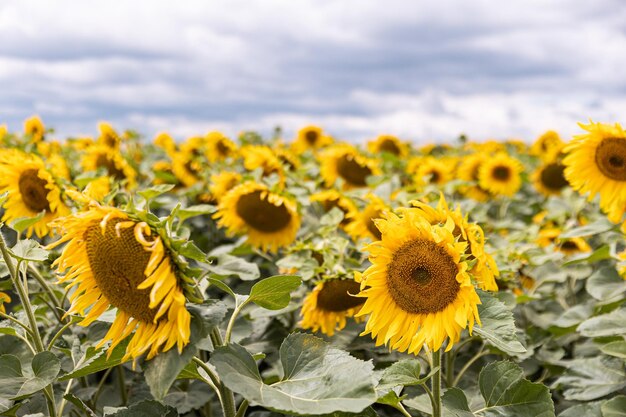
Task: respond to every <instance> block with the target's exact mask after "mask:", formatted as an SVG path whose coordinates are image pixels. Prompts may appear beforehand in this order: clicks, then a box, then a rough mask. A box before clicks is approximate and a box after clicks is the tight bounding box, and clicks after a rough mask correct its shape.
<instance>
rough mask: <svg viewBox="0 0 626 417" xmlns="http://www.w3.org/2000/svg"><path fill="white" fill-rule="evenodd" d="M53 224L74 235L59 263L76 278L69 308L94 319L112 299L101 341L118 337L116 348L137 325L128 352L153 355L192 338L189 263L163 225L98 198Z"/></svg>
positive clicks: (67, 237)
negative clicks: (181, 259)
mask: <svg viewBox="0 0 626 417" xmlns="http://www.w3.org/2000/svg"><path fill="white" fill-rule="evenodd" d="M53 225H54V226H55V227H57V228H59V230H60V231H61V232H62V237H61V238H60V239H59V240H58V241H56V242H55V243H53V244H51V245H49V248H54V247H56V246H58V245H60V244H63V243H67V244H66V245H65V246H64V248H63V250H62V253H61V255H60V256H59V257H58V258H57V259H56V260H55V262H54V263H53V267H55V268H56V269H57V271H58V272H59V273H60V274H63V275H61V276H60V278H59V280H60V282H62V283H66V284H69V286H70V287H71V288H73V291H72V292H71V293H70V297H69V299H70V302H71V307H70V309H69V310H68V312H67V314H78V315H81V316H83V317H84V319H83V321H82V322H81V325H83V326H88V325H89V324H90V323H92V322H93V321H94V320H96V319H98V318H99V317H100V315H101V314H102V313H104V312H105V311H106V310H107V309H108V308H109V307H111V306H112V307H115V308H116V309H117V315H116V318H115V320H114V322H113V324H112V325H111V328H110V329H109V331H108V333H107V334H106V335H105V336H104V338H103V339H102V341H101V342H100V344H99V346H102V345H103V344H104V343H106V342H107V341H111V342H112V343H111V346H110V348H109V353H110V352H112V349H113V348H114V347H115V346H116V345H118V344H119V343H120V342H122V341H123V340H124V339H126V338H127V337H128V336H129V335H130V334H131V333H132V332H133V331H135V334H134V336H133V337H132V339H131V340H130V342H129V344H128V347H127V349H126V355H125V357H124V360H126V359H129V358H133V359H135V358H137V357H139V356H141V355H142V354H144V353H147V354H148V356H147V358H148V359H150V358H152V357H154V356H155V355H156V354H158V353H159V352H161V351H167V350H169V349H171V348H172V347H173V346H176V347H177V348H178V351H179V352H181V351H182V349H183V347H184V346H185V345H186V344H187V343H188V342H189V337H190V319H191V316H190V314H189V312H188V311H187V309H186V308H185V300H186V298H185V292H186V290H187V288H186V287H185V285H184V284H183V276H182V274H183V272H182V271H183V269H182V268H181V267H180V263H176V262H175V256H174V254H173V252H172V251H171V249H170V248H169V247H168V246H167V245H166V244H165V240H164V238H163V236H162V235H161V234H160V233H159V232H160V230H157V229H155V228H154V226H151V225H148V224H147V223H145V222H142V221H139V220H137V219H134V218H133V217H132V216H131V215H129V213H126V212H125V211H122V210H119V209H115V208H112V207H104V206H99V205H91V206H90V207H89V209H88V210H87V211H83V212H80V213H76V214H73V215H70V216H68V217H65V218H63V219H59V220H57V221H55V222H54V223H53Z"/></svg>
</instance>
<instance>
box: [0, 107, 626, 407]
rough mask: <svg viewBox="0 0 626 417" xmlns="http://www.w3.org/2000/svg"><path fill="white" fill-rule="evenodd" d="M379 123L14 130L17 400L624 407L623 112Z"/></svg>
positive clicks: (7, 182) (4, 179)
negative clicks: (416, 134) (353, 137)
mask: <svg viewBox="0 0 626 417" xmlns="http://www.w3.org/2000/svg"><path fill="white" fill-rule="evenodd" d="M94 130H95V129H94ZM373 135H374V136H373V137H372V138H369V139H368V138H363V142H362V143H358V144H355V143H350V142H346V141H342V140H341V139H340V138H336V137H333V136H331V133H330V132H326V131H324V130H322V128H321V127H318V126H307V127H304V128H302V129H301V130H300V131H299V132H298V133H297V135H296V137H284V136H283V135H282V134H281V131H280V129H277V130H276V131H275V133H274V134H273V135H272V136H271V137H262V136H260V135H258V134H257V133H254V132H242V133H240V134H239V136H238V137H237V138H228V137H226V136H225V135H223V134H221V133H219V132H210V133H208V134H206V135H203V136H196V137H190V138H173V137H171V136H170V135H168V134H166V133H162V134H159V135H157V136H156V138H154V139H152V138H146V137H142V136H141V135H140V134H139V133H137V132H135V131H122V130H120V129H119V128H118V127H115V128H114V127H113V126H111V125H110V124H107V123H100V124H99V125H98V127H97V133H96V134H95V135H94V136H93V137H73V138H58V137H57V136H56V135H55V134H54V131H53V130H51V129H48V128H47V127H46V126H44V124H43V123H42V121H41V120H40V119H39V118H38V117H33V118H31V119H28V120H27V121H26V122H25V124H24V129H23V130H21V131H14V130H13V129H7V128H6V127H4V126H0V141H1V143H2V148H1V150H0V203H1V206H2V238H0V251H1V253H2V259H1V262H0V270H1V272H2V274H1V276H2V279H1V280H0V303H1V304H0V316H1V321H0V415H3V416H32V417H35V416H58V417H61V416H74V417H76V416H85V417H94V416H117V417H131V416H137V417H152V416H163V417H174V416H177V415H181V416H189V417H192V416H198V417H199V416H204V417H209V416H224V417H243V416H250V417H270V416H281V415H287V416H291V415H296V416H308V415H323V416H334V417H348V416H366V417H373V416H381V417H382V416H389V417H391V416H405V417H408V416H414V417H417V416H433V417H441V416H453V417H472V416H482V417H496V416H497V417H527V416H528V417H536V416H541V417H549V416H560V417H618V416H626V369H625V368H626V367H625V364H626V362H625V361H626V304H625V301H626V295H625V294H626V280H625V279H624V278H626V241H625V239H624V233H626V223H624V224H622V221H623V215H624V211H625V210H626V132H624V131H623V130H622V128H621V127H620V126H619V125H617V124H602V123H595V122H590V123H589V124H581V125H580V130H579V135H577V136H575V137H574V138H561V137H560V136H559V135H558V133H556V132H553V131H549V132H546V133H545V134H543V135H541V136H540V137H538V138H536V139H535V140H533V141H532V142H529V143H526V142H524V141H522V140H513V139H511V140H499V141H497V140H488V141H480V142H478V141H472V140H470V139H468V138H466V137H464V136H461V137H459V138H458V139H457V140H456V141H454V142H452V143H441V142H440V141H438V140H436V138H434V139H433V143H432V144H430V145H427V146H422V145H420V146H417V145H415V144H414V143H411V142H410V141H408V140H400V139H398V138H396V137H394V136H391V135H381V136H378V137H375V133H374V134H373Z"/></svg>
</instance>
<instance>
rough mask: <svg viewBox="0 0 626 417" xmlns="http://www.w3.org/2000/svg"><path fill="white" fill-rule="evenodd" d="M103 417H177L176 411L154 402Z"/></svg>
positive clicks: (123, 409)
mask: <svg viewBox="0 0 626 417" xmlns="http://www.w3.org/2000/svg"><path fill="white" fill-rule="evenodd" d="M106 411H107V410H106V409H105V413H104V415H105V417H177V416H178V413H177V412H176V409H175V408H173V407H170V406H167V405H163V404H161V403H159V402H157V401H154V400H146V401H141V402H139V403H136V404H133V405H131V406H129V407H127V408H126V407H125V408H119V409H116V410H115V411H114V412H112V413H108V412H106Z"/></svg>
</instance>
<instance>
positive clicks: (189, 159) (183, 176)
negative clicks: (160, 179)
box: [172, 151, 202, 187]
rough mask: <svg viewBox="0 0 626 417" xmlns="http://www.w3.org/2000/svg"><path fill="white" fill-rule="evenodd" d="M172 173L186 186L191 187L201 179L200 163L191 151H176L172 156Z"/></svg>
mask: <svg viewBox="0 0 626 417" xmlns="http://www.w3.org/2000/svg"><path fill="white" fill-rule="evenodd" d="M172 173H174V175H175V176H176V178H178V180H179V181H180V182H182V183H183V184H184V185H185V186H186V187H191V186H192V185H194V184H196V183H198V182H200V181H201V180H202V165H201V164H200V162H199V161H198V160H197V158H196V157H195V156H194V154H193V153H192V152H190V151H181V152H176V153H175V154H174V155H173V156H172Z"/></svg>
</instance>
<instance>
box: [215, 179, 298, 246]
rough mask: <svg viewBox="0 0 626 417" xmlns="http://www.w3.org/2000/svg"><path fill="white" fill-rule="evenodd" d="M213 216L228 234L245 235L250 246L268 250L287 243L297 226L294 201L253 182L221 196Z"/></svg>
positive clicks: (291, 239) (296, 231)
mask: <svg viewBox="0 0 626 417" xmlns="http://www.w3.org/2000/svg"><path fill="white" fill-rule="evenodd" d="M213 217H214V218H215V219H218V225H219V226H220V227H224V228H226V229H227V231H228V233H230V234H234V235H244V234H245V235H247V236H248V242H249V243H250V244H251V245H252V246H256V247H259V248H261V249H262V250H271V251H272V252H276V251H278V249H279V248H281V247H285V246H287V245H289V244H291V243H292V242H293V241H294V240H295V238H296V234H297V233H298V229H299V228H300V215H299V214H298V207H297V204H296V202H295V201H293V200H292V199H290V198H288V197H285V196H282V195H280V194H276V193H273V192H271V191H270V190H269V188H268V187H267V186H266V185H264V184H259V183H255V182H253V181H248V182H245V183H243V184H240V185H238V186H237V187H235V188H233V189H232V190H230V191H229V192H228V194H226V195H225V196H224V197H222V199H221V200H220V202H219V206H218V210H217V212H216V213H215V214H214V216H213Z"/></svg>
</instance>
